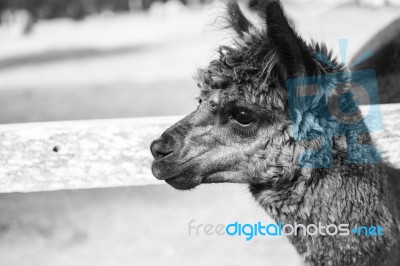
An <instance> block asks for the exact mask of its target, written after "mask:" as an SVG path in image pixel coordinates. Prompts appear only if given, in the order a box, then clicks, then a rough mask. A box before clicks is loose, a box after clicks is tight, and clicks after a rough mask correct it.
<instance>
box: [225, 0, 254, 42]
mask: <svg viewBox="0 0 400 266" xmlns="http://www.w3.org/2000/svg"><path fill="white" fill-rule="evenodd" d="M227 21H228V23H229V26H230V27H231V28H233V29H234V30H235V32H236V33H237V34H238V35H239V37H242V36H243V34H244V33H247V32H249V29H250V28H251V27H253V25H252V23H251V22H250V21H249V20H248V19H247V18H246V17H245V16H244V15H243V13H242V11H241V10H240V8H239V5H238V3H237V2H236V1H228V3H227Z"/></svg>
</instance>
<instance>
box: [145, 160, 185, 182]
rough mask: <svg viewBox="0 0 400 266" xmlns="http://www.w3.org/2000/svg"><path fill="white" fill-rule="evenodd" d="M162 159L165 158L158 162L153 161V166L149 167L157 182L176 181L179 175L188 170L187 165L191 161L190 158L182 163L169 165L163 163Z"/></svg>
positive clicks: (168, 163)
mask: <svg viewBox="0 0 400 266" xmlns="http://www.w3.org/2000/svg"><path fill="white" fill-rule="evenodd" d="M164 159H165V157H164V158H162V159H159V160H154V161H153V164H152V165H151V170H152V172H153V175H154V176H155V177H156V178H157V179H158V180H173V179H177V178H178V177H179V176H180V175H181V173H183V172H185V170H187V169H188V168H189V167H188V166H187V165H188V163H189V162H190V161H191V160H192V158H189V159H188V160H186V161H183V162H179V163H171V162H168V161H165V160H164Z"/></svg>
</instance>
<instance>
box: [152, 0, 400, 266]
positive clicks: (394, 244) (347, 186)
mask: <svg viewBox="0 0 400 266" xmlns="http://www.w3.org/2000/svg"><path fill="white" fill-rule="evenodd" d="M263 6H264V5H263ZM259 12H264V15H263V17H264V18H265V28H262V29H258V28H256V27H255V26H254V25H252V24H250V23H249V22H248V21H247V19H246V18H245V17H244V16H243V14H242V13H241V11H240V9H239V7H238V6H237V4H235V3H230V4H229V5H228V16H231V18H230V19H228V21H230V23H231V24H232V25H231V27H232V28H233V29H234V31H235V32H236V33H237V36H238V37H237V38H236V39H235V40H234V42H233V44H232V45H231V46H222V47H220V48H219V50H218V53H219V58H218V59H216V60H213V61H211V62H210V64H209V66H208V67H207V68H204V69H199V71H198V75H197V80H198V85H199V87H200V88H201V95H200V99H201V103H200V106H199V107H198V109H197V110H196V111H195V112H193V113H192V114H190V115H189V116H187V117H186V118H184V119H183V120H181V121H180V122H178V123H177V124H175V125H174V126H172V127H171V128H169V129H168V130H167V131H166V132H164V134H163V135H162V137H161V138H160V139H159V140H157V141H155V142H154V143H153V144H152V152H153V154H154V155H155V158H156V159H157V160H156V161H155V163H154V164H153V173H154V174H155V175H156V177H157V178H159V179H164V180H166V182H167V183H168V184H170V185H172V186H174V187H175V188H178V189H191V188H193V187H195V186H197V185H199V184H200V183H214V182H239V183H248V184H249V188H250V191H251V193H252V194H253V196H254V197H255V199H256V200H257V201H258V202H259V203H260V205H261V206H262V207H263V208H264V209H265V210H266V212H267V213H268V214H269V215H271V216H272V217H273V218H274V219H275V220H276V221H281V222H283V223H290V224H294V223H295V222H297V223H303V224H310V223H313V224H318V223H322V224H325V225H326V224H341V223H346V224H349V225H350V228H353V227H356V226H360V225H365V226H372V225H380V226H381V227H383V228H384V230H385V231H384V236H379V237H367V236H355V235H349V236H339V235H337V236H323V235H309V236H304V235H302V234H298V235H297V236H290V237H289V239H290V241H291V242H292V243H293V245H294V246H295V247H296V249H297V251H298V252H299V254H301V255H303V256H304V258H305V261H306V262H307V263H308V264H310V265H335V266H336V265H350V264H351V265H371V266H372V265H400V242H399V236H400V232H399V218H400V217H399V207H400V206H399V202H398V200H397V197H396V195H397V194H398V193H399V181H398V180H397V177H398V176H399V175H398V171H397V170H395V169H392V168H390V167H388V166H387V165H385V164H384V163H379V164H370V163H362V164H352V163H348V162H347V161H346V158H347V153H348V152H349V151H350V150H351V149H354V147H352V146H351V145H350V144H349V142H348V141H346V137H347V138H354V139H358V140H359V141H360V142H361V143H364V144H365V143H371V137H370V136H369V134H368V131H367V128H366V126H365V124H363V123H358V124H356V125H354V128H352V129H350V130H349V129H346V130H345V129H342V128H340V126H338V125H337V124H335V123H333V122H332V120H331V119H332V118H330V117H327V116H326V115H324V113H323V112H322V111H321V108H322V107H325V106H326V105H327V104H328V101H329V96H330V95H329V92H330V91H331V88H332V87H333V86H336V85H337V84H338V82H339V81H338V80H336V79H335V78H331V79H323V78H321V77H322V76H321V75H324V74H329V73H340V72H343V71H345V67H344V66H343V65H340V64H338V63H337V61H336V60H335V59H334V58H332V53H331V52H330V51H329V50H328V49H327V48H326V46H325V45H323V44H318V43H316V42H312V43H311V44H307V43H306V42H305V41H304V40H303V39H301V38H300V37H299V36H298V35H297V33H296V32H295V30H294V28H293V26H292V25H291V23H290V22H288V20H287V18H286V16H285V14H284V12H283V9H282V7H281V6H280V4H279V3H278V2H276V1H268V4H266V5H265V10H263V11H260V10H259ZM317 55H322V56H323V57H324V58H326V59H328V61H329V62H330V63H326V62H323V61H320V60H318V59H317ZM305 76H313V77H315V79H316V82H323V86H322V87H323V88H324V93H321V95H320V97H314V98H313V99H311V100H310V99H306V97H303V98H304V99H302V97H300V99H301V101H302V102H301V104H300V105H299V106H300V107H299V109H298V110H296V111H297V112H296V117H290V115H289V112H288V96H290V93H293V92H291V91H289V92H288V91H287V90H286V88H285V87H286V83H285V82H286V80H287V79H290V78H302V77H305ZM347 81H348V82H350V81H351V76H349V77H348V80H347ZM288 93H289V94H288ZM235 106H236V107H237V106H245V107H246V108H247V109H249V110H252V112H254V113H255V114H256V115H257V118H256V119H257V121H256V124H257V127H252V128H251V127H249V128H248V129H243V127H240V126H238V125H237V124H235V123H234V122H231V121H230V110H232V108H235ZM291 119H292V120H294V121H296V124H297V129H296V127H292V125H291V122H290V121H291ZM360 129H361V131H362V130H364V132H366V134H364V135H362V136H358V135H355V132H360ZM291 130H298V131H301V132H300V134H303V135H304V136H305V137H308V138H303V139H309V140H308V141H295V140H294V139H293V137H292V133H293V132H292V131H291ZM335 132H342V133H343V134H341V135H337V134H334V133H335ZM332 137H333V139H332ZM324 140H325V141H326V142H327V143H329V144H330V146H331V149H332V155H333V167H331V168H320V169H317V168H305V167H300V166H299V165H298V164H297V162H298V160H299V157H300V155H301V154H303V153H304V151H305V150H309V149H318V148H319V147H320V145H322V141H324ZM357 149H359V150H356V152H355V156H356V157H358V158H356V159H359V160H360V161H362V160H363V157H364V156H365V154H368V153H370V151H369V150H368V149H367V148H365V147H364V146H357ZM363 149H365V150H363ZM158 151H162V152H159V153H158ZM157 154H171V155H169V156H167V157H165V158H161V157H163V156H159V155H157ZM371 156H374V155H373V154H371ZM307 159H308V160H315V158H307V157H305V160H306V161H307ZM318 160H321V161H324V160H327V158H326V154H321V156H320V157H319V158H318ZM187 162H189V163H187ZM185 164H186V165H188V166H187V167H185Z"/></svg>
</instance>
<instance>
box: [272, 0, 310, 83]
mask: <svg viewBox="0 0 400 266" xmlns="http://www.w3.org/2000/svg"><path fill="white" fill-rule="evenodd" d="M268 2H269V3H267V4H266V5H265V19H266V24H267V38H268V41H269V42H270V43H271V44H272V45H273V47H274V48H275V49H276V50H277V51H278V54H279V58H280V62H281V63H282V64H283V65H284V66H285V69H286V70H287V74H288V77H289V78H292V77H296V76H298V75H299V74H300V75H302V74H306V73H307V69H308V68H309V67H310V65H309V64H312V60H311V55H310V54H309V52H308V49H307V46H306V44H305V42H304V41H303V40H302V39H301V38H300V37H299V36H298V35H297V33H296V32H295V30H294V29H293V27H292V26H291V25H290V23H289V21H288V19H287V18H286V16H285V13H284V11H283V9H282V6H281V5H280V3H279V2H277V1H268Z"/></svg>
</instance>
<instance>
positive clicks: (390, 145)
mask: <svg viewBox="0 0 400 266" xmlns="http://www.w3.org/2000/svg"><path fill="white" fill-rule="evenodd" d="M381 113H382V122H383V131H381V132H377V133H373V134H372V135H373V137H374V140H375V142H376V143H377V144H378V147H379V148H380V149H381V152H382V155H383V157H384V158H385V159H386V160H388V161H389V162H390V163H391V164H393V165H395V166H400V151H399V148H400V104H394V105H381ZM179 119H180V117H155V118H135V119H112V120H93V121H77V122H49V123H30V124H12V125H1V126H0V161H1V167H0V193H4V192H33V191H49V190H59V189H81V188H99V187H115V186H133V185H147V184H157V183H163V182H160V181H157V180H156V179H155V178H154V177H153V176H152V174H151V170H150V164H151V161H152V156H151V153H150V150H149V146H150V143H151V141H152V140H153V139H155V138H157V137H158V136H160V134H161V133H162V132H163V131H164V130H165V129H166V128H167V127H168V126H170V125H171V124H173V123H174V122H176V121H178V120H179Z"/></svg>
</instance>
